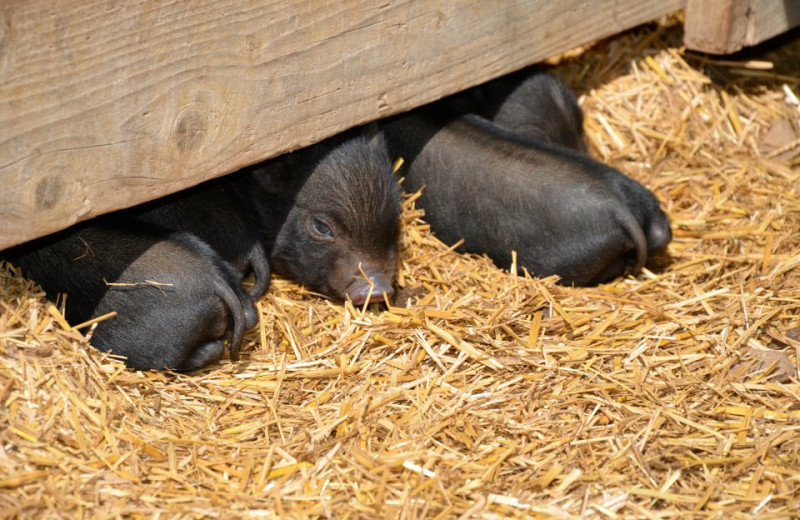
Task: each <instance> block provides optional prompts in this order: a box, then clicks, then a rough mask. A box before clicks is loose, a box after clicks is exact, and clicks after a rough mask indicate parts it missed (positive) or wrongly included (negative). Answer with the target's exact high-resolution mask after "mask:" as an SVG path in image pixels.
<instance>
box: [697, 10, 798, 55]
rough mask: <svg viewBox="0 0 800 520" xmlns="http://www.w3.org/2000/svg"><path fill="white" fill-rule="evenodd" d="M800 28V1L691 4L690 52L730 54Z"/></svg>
mask: <svg viewBox="0 0 800 520" xmlns="http://www.w3.org/2000/svg"><path fill="white" fill-rule="evenodd" d="M798 25H800V0H688V3H687V6H686V33H685V35H684V41H685V43H686V46H687V47H688V48H690V49H693V50H697V51H703V52H709V53H711V54H730V53H732V52H736V51H738V50H740V49H742V48H743V47H747V46H749V45H755V44H757V43H761V42H762V41H764V40H766V39H768V38H772V37H773V36H776V35H778V34H781V33H783V32H786V31H788V30H789V29H791V28H793V27H797V26H798Z"/></svg>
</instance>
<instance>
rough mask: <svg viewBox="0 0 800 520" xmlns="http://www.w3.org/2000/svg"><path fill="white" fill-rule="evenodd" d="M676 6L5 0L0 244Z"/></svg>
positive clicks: (679, 0)
mask: <svg viewBox="0 0 800 520" xmlns="http://www.w3.org/2000/svg"><path fill="white" fill-rule="evenodd" d="M684 4H685V0H601V1H596V2H586V1H576V0H563V1H560V2H551V1H549V0H528V1H522V0H519V1H507V2H486V1H484V0H474V1H469V0H460V1H453V2H439V1H434V0H406V1H402V0H398V1H391V0H390V1H386V2H382V3H376V2H363V1H359V0H337V1H333V0H315V1H311V0H307V1H299V0H293V1H277V0H261V1H256V0H253V1H244V0H216V1H211V0H193V1H192V2H184V1H180V0H172V1H155V0H136V1H114V0H102V1H101V0H81V1H78V0H64V1H62V2H58V3H53V2H52V1H50V0H5V1H3V2H2V3H0V185H2V188H1V189H0V249H3V248H5V247H9V246H12V245H15V244H18V243H21V242H23V241H26V240H29V239H32V238H35V237H39V236H42V235H45V234H48V233H51V232H54V231H57V230H59V229H63V228H65V227H67V226H69V225H71V224H73V223H75V222H78V221H80V220H84V219H87V218H90V217H92V216H95V215H98V214H102V213H105V212H108V211H112V210H115V209H119V208H123V207H128V206H131V205H134V204H136V203H140V202H144V201H146V200H151V199H154V198H157V197H159V196H163V195H166V194H168V193H171V192H174V191H177V190H180V189H182V188H186V187H189V186H192V185H194V184H197V183H199V182H202V181H204V180H207V179H210V178H213V177H217V176H219V175H223V174H225V173H229V172H231V171H234V170H236V169H239V168H241V167H243V166H245V165H248V164H252V163H254V162H257V161H260V160H263V159H266V158H268V157H272V156H275V155H277V154H280V153H283V152H286V151H288V150H292V149H297V148H299V147H303V146H306V145H308V144H310V143H313V142H316V141H319V140H321V139H323V138H325V137H328V136H331V135H333V134H335V133H338V132H340V131H342V130H344V129H347V128H349V127H352V126H355V125H357V124H361V123H364V122H367V121H370V120H375V119H378V118H381V117H385V116H388V115H391V114H394V113H397V112H400V111H404V110H407V109H410V108H413V107H415V106H418V105H420V104H423V103H426V102H429V101H432V100H435V99H437V98H439V97H442V96H444V95H446V94H450V93H452V92H456V91H458V90H462V89H464V88H467V87H470V86H472V85H475V84H477V83H480V82H483V81H485V80H488V79H490V78H492V77H496V76H499V75H501V74H504V73H507V72H510V71H512V70H515V69H518V68H521V67H523V66H525V65H528V64H531V63H534V62H537V61H540V60H541V59H543V58H546V57H550V56H552V55H555V54H557V53H560V52H563V51H565V50H567V49H570V48H572V47H575V46H577V45H580V44H583V43H587V42H589V41H592V40H595V39H597V38H601V37H604V36H608V35H611V34H614V33H616V32H619V31H622V30H624V29H627V28H629V27H632V26H634V25H637V24H639V23H642V22H645V21H648V20H652V19H654V18H656V17H658V16H660V15H662V14H666V13H669V12H673V11H675V10H678V9H680V8H682V7H683V6H684Z"/></svg>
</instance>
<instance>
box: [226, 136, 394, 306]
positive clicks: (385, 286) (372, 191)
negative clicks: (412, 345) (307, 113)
mask: <svg viewBox="0 0 800 520" xmlns="http://www.w3.org/2000/svg"><path fill="white" fill-rule="evenodd" d="M236 182H237V190H238V192H239V193H242V194H247V196H248V197H249V198H250V203H251V205H252V207H253V208H255V215H256V220H257V223H258V227H259V230H260V232H261V235H262V237H263V238H264V244H265V248H266V250H267V252H268V255H269V263H270V267H271V268H272V269H273V271H274V272H276V273H279V274H281V275H283V276H286V277H288V278H290V279H292V280H294V281H296V282H298V283H301V284H303V285H306V286H308V287H309V288H311V289H312V290H314V291H316V292H319V293H321V294H323V295H326V296H329V297H332V298H336V299H339V300H344V299H346V298H350V299H351V300H352V301H353V303H355V304H361V303H365V302H367V301H370V302H382V301H384V295H385V297H386V298H389V299H391V298H392V296H393V294H394V289H393V287H392V284H393V282H394V279H395V276H396V270H397V264H396V258H397V233H398V221H399V218H400V194H399V188H398V187H397V184H396V180H395V178H394V176H393V175H392V172H391V161H390V159H389V155H388V152H387V150H386V144H385V141H384V138H383V135H382V134H381V133H380V132H379V131H378V130H377V128H375V127H368V128H367V129H366V130H365V131H364V132H361V131H353V132H349V133H346V134H344V135H341V136H338V137H335V138H332V139H329V140H326V141H323V142H321V143H319V144H317V145H314V146H311V147H309V148H305V149H302V150H299V151H297V152H294V153H291V154H286V155H284V156H281V157H279V158H277V159H274V160H271V161H268V162H266V163H264V164H261V165H258V166H256V167H253V168H250V169H248V170H245V172H243V174H242V176H241V177H239V178H238V179H237V181H236Z"/></svg>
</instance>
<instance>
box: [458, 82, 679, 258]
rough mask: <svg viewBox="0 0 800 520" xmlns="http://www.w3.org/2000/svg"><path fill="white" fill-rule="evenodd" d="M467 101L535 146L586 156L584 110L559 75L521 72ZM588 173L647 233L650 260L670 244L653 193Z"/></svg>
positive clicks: (620, 177)
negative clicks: (600, 180) (603, 180)
mask: <svg viewBox="0 0 800 520" xmlns="http://www.w3.org/2000/svg"><path fill="white" fill-rule="evenodd" d="M469 96H470V99H471V105H470V108H471V109H472V111H473V112H475V113H476V114H478V115H480V116H483V117H485V118H486V119H488V120H490V121H491V122H492V123H494V124H495V125H497V126H498V127H499V128H502V129H503V130H506V131H508V132H510V133H512V134H513V135H514V137H515V138H517V139H520V140H521V141H524V142H525V143H527V144H529V145H531V146H533V147H537V146H538V145H539V144H542V143H546V144H551V145H554V146H560V147H564V148H568V149H571V150H574V151H577V152H579V153H581V154H586V151H587V150H586V142H585V140H584V135H583V111H582V110H581V107H580V105H579V104H578V100H577V99H576V98H575V94H574V93H573V92H572V91H571V90H570V89H569V87H567V86H566V85H564V83H562V82H561V81H560V80H559V79H558V78H556V77H555V76H551V75H550V74H546V73H543V72H531V71H530V70H523V71H521V72H517V73H514V74H510V75H508V76H504V77H502V78H499V79H496V80H493V81H490V82H489V83H486V84H484V85H481V86H479V87H476V88H475V89H473V90H472V91H471V92H470V94H469ZM585 171H586V172H587V173H589V174H590V173H591V172H593V171H598V172H605V173H604V175H605V176H606V181H607V182H608V185H609V186H610V187H611V189H613V190H614V192H615V193H616V195H617V197H618V198H619V199H620V201H621V202H622V203H623V204H625V205H626V206H627V207H628V209H629V210H630V211H631V213H632V214H633V215H634V217H636V219H637V221H638V222H639V225H640V226H641V228H642V230H643V231H644V234H645V238H646V240H647V251H648V254H649V255H652V254H654V253H657V252H659V251H662V250H663V249H664V248H665V247H666V246H667V244H669V242H670V240H672V232H671V230H670V224H669V218H668V217H667V215H666V213H664V211H662V209H661V206H660V204H659V202H658V199H656V197H655V196H654V195H653V193H652V192H651V191H650V190H648V189H647V188H646V187H644V186H643V185H641V184H640V183H638V182H637V181H635V180H634V179H631V178H630V177H628V176H627V175H625V174H623V173H621V172H619V171H617V170H613V169H608V168H605V169H604V168H588V169H586V170H585ZM612 172H613V173H612Z"/></svg>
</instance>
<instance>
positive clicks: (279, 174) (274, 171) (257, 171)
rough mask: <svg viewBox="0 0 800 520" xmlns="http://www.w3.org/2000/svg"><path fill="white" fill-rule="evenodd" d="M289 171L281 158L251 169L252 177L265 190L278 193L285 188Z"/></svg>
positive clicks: (273, 193)
mask: <svg viewBox="0 0 800 520" xmlns="http://www.w3.org/2000/svg"><path fill="white" fill-rule="evenodd" d="M287 175H288V173H287V171H286V168H285V167H284V165H283V163H282V161H281V160H280V159H273V160H271V161H269V162H267V163H264V164H262V165H259V166H256V167H254V168H252V169H251V170H250V177H251V178H252V179H253V180H254V181H255V182H256V184H258V186H259V187H260V188H261V189H262V190H264V192H266V193H269V194H272V195H276V194H278V193H280V192H281V191H282V190H283V187H284V185H285V184H286V177H287Z"/></svg>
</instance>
